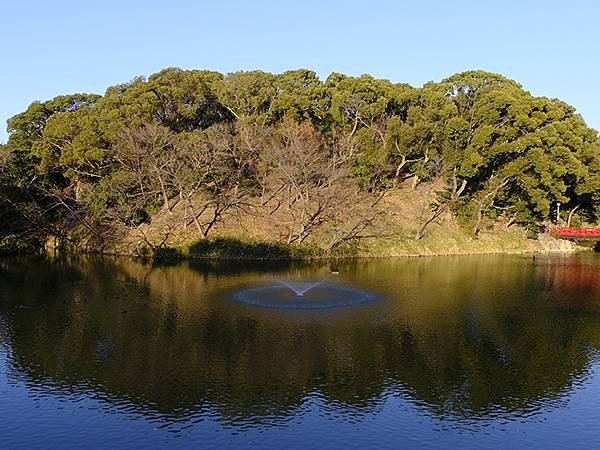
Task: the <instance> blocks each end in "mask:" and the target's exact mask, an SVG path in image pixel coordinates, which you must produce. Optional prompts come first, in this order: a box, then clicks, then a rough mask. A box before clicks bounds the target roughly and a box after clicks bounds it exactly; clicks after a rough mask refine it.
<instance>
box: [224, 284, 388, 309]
mask: <svg viewBox="0 0 600 450" xmlns="http://www.w3.org/2000/svg"><path fill="white" fill-rule="evenodd" d="M296 284H298V283H296ZM305 285H307V284H305V283H302V285H301V286H302V289H300V290H299V291H298V290H297V289H292V288H291V287H290V285H289V283H288V284H281V285H279V284H268V285H263V286H255V287H251V288H246V289H242V290H240V291H237V292H235V293H234V294H233V296H232V298H233V299H234V300H235V301H237V302H239V303H243V304H246V305H251V306H256V307H261V308H272V309H286V310H314V309H317V310H318V309H331V308H347V307H351V306H358V305H366V304H370V303H373V302H375V301H377V300H378V296H377V295H376V294H375V293H373V292H368V291H364V290H362V289H357V288H354V287H349V286H342V285H337V284H322V283H319V284H314V285H313V286H312V287H310V288H308V289H306V288H305V287H304V286H305ZM294 286H295V285H293V286H292V287H294ZM297 292H299V293H297Z"/></svg>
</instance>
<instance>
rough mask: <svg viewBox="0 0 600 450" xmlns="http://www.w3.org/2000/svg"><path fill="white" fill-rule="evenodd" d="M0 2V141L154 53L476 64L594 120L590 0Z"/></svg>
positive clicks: (329, 64)
mask: <svg viewBox="0 0 600 450" xmlns="http://www.w3.org/2000/svg"><path fill="white" fill-rule="evenodd" d="M0 13H1V17H2V23H1V25H0V50H1V58H2V68H1V70H0V77H1V81H2V82H1V83H0V121H2V122H3V124H2V127H1V130H0V141H5V140H6V136H7V135H6V132H5V125H4V122H5V121H6V119H7V118H9V117H10V116H12V115H13V114H15V113H18V112H20V111H22V110H24V109H25V108H26V107H27V105H29V103H31V102H32V101H33V100H37V99H39V100H44V99H48V98H52V97H53V96H55V95H59V94H65V93H73V92H97V93H103V92H104V90H105V89H106V87H107V86H110V85H113V84H116V83H121V82H125V81H128V80H130V79H132V78H133V77H134V76H136V75H149V74H151V73H153V72H156V71H158V70H159V69H161V68H164V67H168V66H177V67H181V68H186V69H187V68H206V69H214V70H218V71H221V72H231V71H236V70H251V69H262V70H266V71H271V72H281V71H284V70H288V69H294V68H300V67H306V68H310V69H313V70H315V71H316V72H317V73H318V74H319V76H321V77H322V78H324V77H326V76H327V75H328V74H329V73H331V72H333V71H336V72H342V73H346V74H350V75H359V74H362V73H370V74H372V75H374V76H376V77H381V78H387V79H390V80H392V81H395V82H408V83H411V84H412V85H415V86H420V85H421V84H422V83H424V82H426V81H430V80H440V79H442V78H444V77H447V76H449V75H451V74H453V73H456V72H459V71H463V70H468V69H485V70H489V71H493V72H500V73H502V74H504V75H506V76H508V77H510V78H513V79H515V80H517V81H519V82H520V83H521V84H523V85H524V86H525V88H526V89H528V90H529V91H531V92H532V93H533V94H535V95H545V96H548V97H558V98H561V99H562V100H565V101H566V102H568V103H570V104H572V105H574V106H575V107H576V108H577V110H578V111H579V112H580V113H581V114H582V115H583V116H584V118H585V119H586V121H587V123H588V124H589V125H590V126H592V127H594V128H596V129H600V89H599V87H598V85H599V82H600V57H599V55H598V45H599V44H600V2H598V1H592V0H589V1H586V0H571V1H568V2H565V1H554V0H546V1H537V0H531V1H527V0H521V1H509V0H504V1H502V2H499V1H496V2H492V1H484V0H480V1H475V0H473V1H451V0H447V1H441V0H440V1H424V0H423V1H377V0H370V1H361V2H358V1H352V0H345V1H330V2H326V1H325V0H322V1H313V0H305V1H283V0H282V1H260V0H254V1H226V0H221V1H210V2H202V1H183V0H171V1H152V0H147V1H143V2H142V1H137V0H131V1H129V0H121V1H114V0H104V1H82V0H79V1H61V0H54V1H41V0H40V1H32V0H29V1H28V0H19V1H16V0H14V1H6V2H3V4H2V6H0Z"/></svg>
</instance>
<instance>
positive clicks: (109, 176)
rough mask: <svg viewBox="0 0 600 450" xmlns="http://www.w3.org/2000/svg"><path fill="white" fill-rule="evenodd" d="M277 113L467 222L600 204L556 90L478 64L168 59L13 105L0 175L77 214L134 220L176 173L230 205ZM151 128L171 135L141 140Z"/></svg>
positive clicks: (590, 141) (519, 219)
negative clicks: (364, 69)
mask: <svg viewBox="0 0 600 450" xmlns="http://www.w3.org/2000/svg"><path fill="white" fill-rule="evenodd" d="M290 120H292V121H296V122H307V123H310V124H311V125H312V127H313V128H314V129H315V130H317V131H318V132H319V133H320V135H321V137H322V139H323V141H324V142H333V143H337V144H339V145H342V143H343V145H344V146H345V148H346V149H348V148H351V149H352V151H351V152H349V153H348V154H349V155H350V157H348V158H347V164H348V166H349V167H348V168H349V173H351V174H352V177H353V178H354V181H355V183H356V184H358V185H359V186H361V187H362V188H363V189H364V190H368V191H381V190H385V189H392V188H394V186H396V185H397V184H399V183H401V182H402V181H404V180H406V179H407V178H409V177H412V178H413V180H416V182H431V183H437V184H436V186H438V185H441V186H445V188H444V189H443V190H442V191H440V194H439V195H438V199H437V201H436V208H437V209H436V211H437V212H440V211H446V210H448V211H450V212H452V213H453V214H454V215H455V217H457V218H458V221H459V222H460V223H461V224H463V226H464V227H465V228H467V229H468V228H471V229H472V230H473V231H474V232H475V233H477V232H478V231H479V230H480V229H481V228H482V227H485V224H486V223H487V222H489V221H490V220H491V221H499V220H502V221H506V222H511V223H514V222H516V223H519V224H522V225H525V226H527V227H529V228H530V229H532V230H536V229H537V228H538V227H539V226H540V225H542V224H543V223H544V222H545V221H547V220H548V217H549V214H550V211H551V209H552V208H553V207H554V205H555V203H556V202H561V203H562V204H563V208H564V210H565V211H567V210H568V211H572V214H571V216H572V217H571V219H572V220H573V223H595V222H597V221H598V219H599V217H600V140H599V137H598V133H597V132H596V131H594V130H592V129H590V128H589V127H587V125H586V124H585V122H584V120H583V119H582V118H581V117H580V116H579V115H578V114H577V113H576V111H575V109H574V108H573V107H571V106H569V105H567V104H566V103H564V102H561V101H559V100H556V99H548V98H545V97H534V96H533V95H531V94H530V93H529V92H527V91H525V90H524V89H523V88H522V86H521V85H520V84H518V83H517V82H515V81H513V80H510V79H508V78H506V77H503V76H502V75H498V74H494V73H489V72H484V71H468V72H463V73H459V74H455V75H453V76H451V77H449V78H446V79H444V80H442V81H441V82H439V83H435V82H430V83H427V84H425V85H424V86H423V87H422V88H414V87H411V86H409V85H407V84H395V83H392V82H390V81H388V80H379V79H376V78H373V77H372V76H369V75H361V76H358V77H350V76H345V75H342V74H338V73H333V74H331V75H330V76H329V77H328V78H327V80H326V81H324V82H322V81H321V80H320V79H319V78H318V77H317V75H316V73H315V72H313V71H310V70H306V69H299V70H292V71H288V72H284V73H282V74H279V75H274V74H270V73H266V72H262V71H251V72H236V73H231V74H228V75H225V76H223V75H221V74H220V73H217V72H212V71H203V70H181V69H177V68H167V69H164V70H162V71H160V72H158V73H156V74H153V75H151V76H150V77H149V78H148V79H145V78H143V77H138V78H135V79H133V80H132V81H130V82H128V83H124V84H121V85H116V86H112V87H109V88H108V89H107V90H106V92H105V94H104V95H102V96H100V95H94V94H74V95H63V96H58V97H55V98H54V99H51V100H48V101H44V102H41V101H36V102H33V103H32V104H31V105H30V106H29V107H28V108H27V109H26V110H25V111H24V112H22V113H20V114H17V115H15V116H14V117H12V118H11V119H10V120H9V121H8V128H7V129H8V132H9V139H8V142H7V143H6V145H4V146H3V147H2V149H0V153H1V154H3V155H8V156H9V157H8V158H6V157H4V159H3V161H4V162H3V167H2V174H3V177H4V179H3V184H2V186H3V188H4V190H5V192H8V191H9V190H11V189H13V191H14V189H17V190H19V198H30V199H31V202H35V203H36V205H53V204H54V205H55V204H58V205H59V206H56V207H55V209H54V210H52V208H51V207H50V206H49V207H48V208H49V210H52V212H51V213H50V212H49V213H47V215H48V217H52V219H51V220H50V221H51V222H52V221H56V220H58V219H57V218H59V217H60V218H61V220H62V218H64V214H63V213H65V211H67V210H68V211H69V212H70V213H74V211H77V214H78V215H77V220H83V219H84V218H85V217H90V218H93V219H94V220H98V221H102V220H104V221H114V220H119V221H121V222H124V223H129V224H131V225H132V226H133V225H137V224H139V223H140V222H142V221H144V220H147V218H148V215H149V214H150V213H151V212H152V211H153V210H155V209H157V208H159V207H161V206H163V204H164V205H165V206H166V207H168V208H170V205H169V200H170V197H172V196H176V195H179V196H180V197H181V198H184V196H183V194H182V192H183V191H184V190H186V189H187V192H188V194H186V195H187V196H188V197H189V198H191V197H192V196H193V195H196V193H202V194H203V195H205V196H208V197H209V198H211V199H213V201H217V200H215V199H218V201H219V202H225V203H224V204H226V205H229V206H226V207H225V206H223V208H230V207H231V204H230V203H231V202H232V198H231V196H232V195H233V193H234V192H235V193H236V195H237V193H238V191H239V190H241V191H243V192H244V195H255V194H256V193H257V192H258V191H259V190H260V187H259V184H260V183H264V181H262V182H260V183H259V181H260V180H261V179H263V178H268V175H269V164H268V162H265V161H262V160H261V158H263V156H264V151H263V150H264V146H265V145H266V144H265V142H264V138H263V140H262V141H261V138H259V137H257V136H258V135H260V133H259V132H257V131H256V130H260V129H261V128H260V127H263V128H270V129H272V130H275V129H277V128H278V127H279V125H280V124H281V123H282V122H283V121H290ZM145 127H146V128H145ZM149 127H154V128H153V129H154V130H155V131H156V130H158V134H155V135H153V134H152V133H149V134H148V130H150V128H149ZM157 127H158V128H157ZM143 129H146V131H147V133H146V136H145V137H144V139H146V140H145V141H144V139H142V141H139V140H138V141H137V143H136V142H133V141H130V142H129V143H128V144H127V145H129V147H128V148H129V154H123V152H122V148H121V147H120V145H121V144H122V143H123V136H126V135H127V133H131V132H135V130H143ZM160 133H162V135H163V136H166V138H168V139H169V140H170V144H169V145H166V146H162V147H161V146H160V145H159V143H158V141H152V139H154V138H156V139H158V137H159V135H160ZM271 134H273V133H271ZM263 135H265V136H266V135H269V133H263ZM153 136H154V137H153ZM157 136H158V137H157ZM132 145H133V147H132ZM136 146H137V147H136ZM330 147H331V146H327V148H330ZM324 148H325V147H324ZM152 149H154V150H152ZM323 151H329V152H330V150H323ZM261 155H262V156H261ZM326 156H327V157H331V156H332V154H331V155H330V154H328V155H326ZM127 158H129V159H127ZM131 158H133V159H131ZM136 158H137V160H136ZM136 161H137V162H136ZM136 164H137V165H136ZM261 171H262V172H261ZM261 177H262V178H261ZM163 178H164V179H163ZM263 189H264V186H263ZM56 198H59V199H60V201H59V202H58V203H57V202H56V201H54V200H56ZM50 199H54V200H53V201H50ZM225 200H227V201H225ZM188 201H190V200H188ZM219 204H221V203H219ZM61 208H63V209H64V211H63V213H59V212H57V211H58V210H60V209H61ZM65 208H66V209H65ZM190 208H191V206H190ZM34 209H35V208H34ZM434 212H435V211H434ZM44 214H46V213H44ZM219 220H220V219H219Z"/></svg>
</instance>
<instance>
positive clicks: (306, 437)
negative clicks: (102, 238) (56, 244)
mask: <svg viewBox="0 0 600 450" xmlns="http://www.w3.org/2000/svg"><path fill="white" fill-rule="evenodd" d="M286 284H287V285H288V286H287V287H286V286H285V285H286ZM313 285H314V286H313ZM296 291H298V292H296ZM248 299H251V300H252V301H247V300H248ZM265 299H268V301H263V300H265ZM257 302H258V304H257ZM296 304H300V305H303V306H302V307H298V308H297V307H295V306H296ZM282 305H283V306H285V307H283V306H282ZM286 305H292V306H291V307H287V306H286ZM307 305H308V306H311V307H305V306H307ZM314 305H317V306H319V307H312V306H314ZM323 305H324V306H323ZM321 306H323V307H321ZM599 404H600V256H598V255H595V254H591V253H589V254H579V255H570V256H539V255H538V256H536V257H533V256H531V255H520V256H518V255H505V256H478V257H470V256H469V257H467V256H463V257H436V258H415V259H395V260H369V261H366V260H365V261H345V262H318V263H311V264H295V263H286V262H271V263H262V264H259V263H240V262H237V263H236V262H223V263H220V264H217V263H214V264H211V263H207V262H194V261H188V262H176V263H143V262H136V261H131V260H126V259H110V258H105V259H100V258H92V257H78V258H66V257H65V258H56V259H42V258H8V259H2V260H0V414H1V415H2V420H0V447H1V448H6V449H17V448H24V449H25V448H26V449H36V448H60V449H70V448H73V449H75V448H77V449H79V448H106V449H109V448H110V449H113V448H128V449H134V448H140V449H142V448H143V449H148V448H203V449H209V448H237V449H246V448H247V449H257V448H260V449H283V448H285V449H294V448H299V449H307V448H311V449H320V448H323V449H335V448H343V449H349V448H350V449H351V448H357V449H359V448H360V449H365V448H378V449H385V448H423V447H427V448H461V449H466V448H473V449H480V448H508V447H510V448H511V449H520V448H523V449H529V448H574V447H577V448H595V446H596V444H597V442H599V441H600V427H598V419H599V414H598V409H597V407H598V405H599Z"/></svg>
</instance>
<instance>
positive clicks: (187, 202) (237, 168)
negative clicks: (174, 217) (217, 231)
mask: <svg viewBox="0 0 600 450" xmlns="http://www.w3.org/2000/svg"><path fill="white" fill-rule="evenodd" d="M256 160H257V158H256V151H255V150H254V149H253V148H248V147H246V146H244V145H240V141H239V139H238V137H237V135H236V129H235V127H234V126H233V125H229V124H226V125H214V126H212V127H210V128H209V129H207V130H205V131H202V132H194V133H190V134H189V135H188V136H187V138H186V139H185V140H183V141H182V142H181V146H180V148H179V150H178V164H175V165H173V166H172V168H171V172H170V176H171V177H172V180H173V182H174V184H175V186H176V187H177V190H178V191H179V196H180V198H181V199H182V200H183V201H184V208H185V214H184V216H185V217H184V227H187V226H189V225H192V224H194V225H195V227H196V229H197V231H198V234H199V235H200V236H201V237H203V238H207V237H208V235H209V233H210V232H211V230H212V229H213V228H214V226H215V225H216V224H217V223H219V222H221V221H222V220H223V218H224V217H225V216H226V215H227V214H229V213H232V212H234V211H238V210H240V209H247V208H249V207H250V204H249V203H248V201H247V197H248V195H249V190H250V187H251V185H252V180H253V179H254V173H255V171H256V169H255V165H256Z"/></svg>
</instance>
